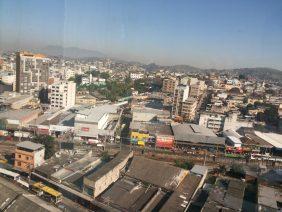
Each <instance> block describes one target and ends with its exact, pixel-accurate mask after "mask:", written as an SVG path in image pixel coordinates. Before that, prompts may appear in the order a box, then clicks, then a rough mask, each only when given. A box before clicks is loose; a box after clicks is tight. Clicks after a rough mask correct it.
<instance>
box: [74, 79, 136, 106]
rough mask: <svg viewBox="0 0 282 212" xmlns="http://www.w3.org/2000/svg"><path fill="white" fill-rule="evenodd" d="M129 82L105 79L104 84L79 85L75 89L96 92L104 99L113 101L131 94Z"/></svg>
mask: <svg viewBox="0 0 282 212" xmlns="http://www.w3.org/2000/svg"><path fill="white" fill-rule="evenodd" d="M131 87H132V84H131V83H126V80H125V82H119V81H116V80H113V81H106V84H105V85H94V84H90V85H80V86H78V87H77V90H83V89H87V90H88V91H89V93H90V94H93V93H94V92H98V93H99V94H100V95H102V96H104V97H105V98H106V99H108V100H110V101H112V102H114V101H117V100H118V99H119V98H123V97H127V96H131V94H132V92H131Z"/></svg>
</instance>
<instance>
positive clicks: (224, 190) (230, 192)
mask: <svg viewBox="0 0 282 212" xmlns="http://www.w3.org/2000/svg"><path fill="white" fill-rule="evenodd" d="M245 186H246V185H245V183H244V182H242V181H240V180H235V179H232V180H231V179H230V180H226V179H220V181H217V185H216V186H215V187H214V188H213V189H212V190H211V191H210V194H209V197H208V199H207V201H206V203H205V205H204V208H203V209H204V210H203V211H214V208H216V209H217V210H215V211H219V209H218V208H220V207H223V208H225V209H226V210H227V211H228V210H233V211H234V210H235V211H240V210H241V209H242V204H243V198H244V193H245ZM208 208H209V209H210V210H208Z"/></svg>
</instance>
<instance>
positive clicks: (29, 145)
mask: <svg viewBox="0 0 282 212" xmlns="http://www.w3.org/2000/svg"><path fill="white" fill-rule="evenodd" d="M16 146H17V147H20V148H24V149H29V150H32V151H35V150H38V149H41V148H43V147H44V145H42V144H38V143H34V142H31V141H23V142H20V143H18V144H17V145H16Z"/></svg>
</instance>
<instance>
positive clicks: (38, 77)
mask: <svg viewBox="0 0 282 212" xmlns="http://www.w3.org/2000/svg"><path fill="white" fill-rule="evenodd" d="M49 64H50V59H49V58H46V57H45V55H42V54H32V53H29V52H17V56H16V91H17V92H18V93H21V94H30V95H34V96H38V93H39V91H40V90H41V89H42V88H46V87H47V86H48V78H49Z"/></svg>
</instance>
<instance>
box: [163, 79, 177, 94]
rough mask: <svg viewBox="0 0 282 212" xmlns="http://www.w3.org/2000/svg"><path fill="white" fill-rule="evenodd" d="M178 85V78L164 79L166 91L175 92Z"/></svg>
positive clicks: (164, 89)
mask: <svg viewBox="0 0 282 212" xmlns="http://www.w3.org/2000/svg"><path fill="white" fill-rule="evenodd" d="M177 85H178V79H177V78H166V79H164V80H163V88H162V91H163V92H164V93H171V94H174V90H175V89H176V87H177Z"/></svg>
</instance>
